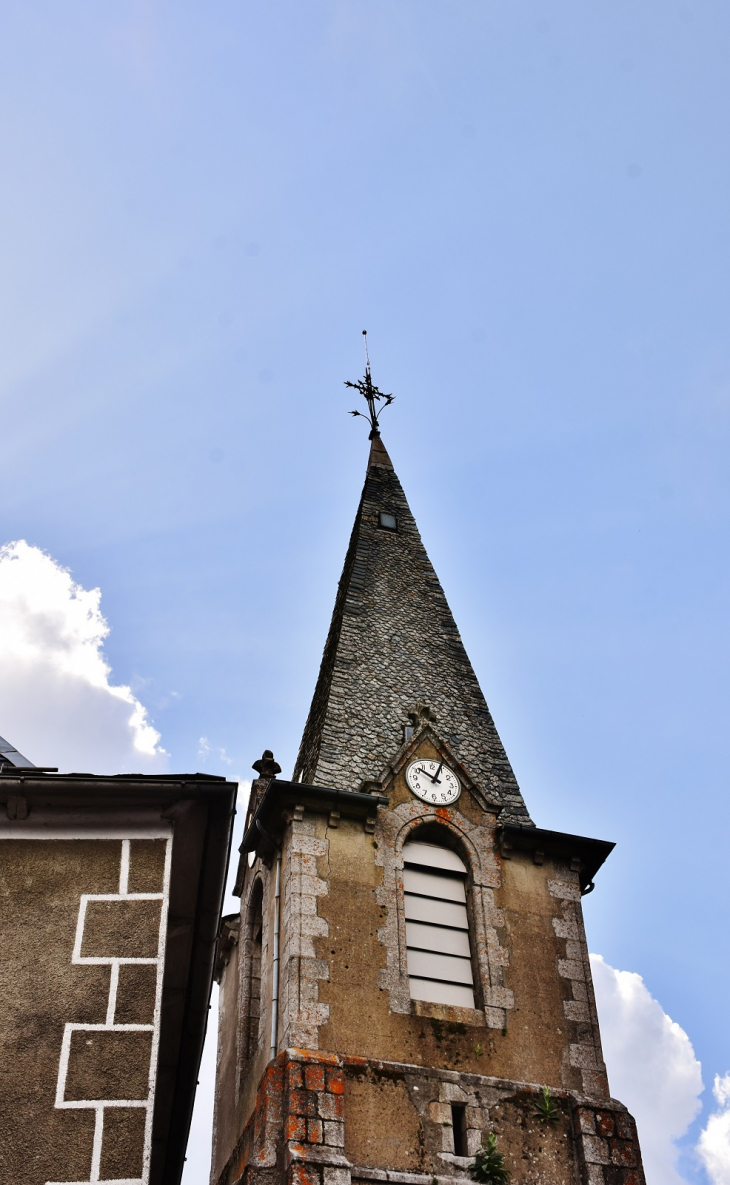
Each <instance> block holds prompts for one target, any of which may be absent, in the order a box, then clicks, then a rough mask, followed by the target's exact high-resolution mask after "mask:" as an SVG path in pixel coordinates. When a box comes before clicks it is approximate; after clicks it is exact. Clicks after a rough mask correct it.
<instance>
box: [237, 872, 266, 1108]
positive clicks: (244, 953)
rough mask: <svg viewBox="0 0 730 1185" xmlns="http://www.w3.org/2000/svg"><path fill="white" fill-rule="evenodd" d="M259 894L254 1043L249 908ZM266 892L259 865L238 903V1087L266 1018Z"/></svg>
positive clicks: (253, 906) (258, 1045)
mask: <svg viewBox="0 0 730 1185" xmlns="http://www.w3.org/2000/svg"><path fill="white" fill-rule="evenodd" d="M257 895H258V898H259V902H260V909H261V969H260V977H259V984H260V987H259V1009H260V1010H259V1031H258V1036H257V1038H256V1041H255V1043H254V1042H253V1041H252V1040H251V1036H252V1034H251V971H252V962H253V934H252V927H253V919H252V916H251V911H252V909H254V908H255V905H256V897H257ZM265 895H266V878H265V877H264V874H263V871H262V870H261V869H259V870H257V871H256V872H255V874H254V876H253V877H252V878H251V882H250V884H249V886H248V889H247V892H246V896H245V900H244V901H242V903H241V928H240V932H239V951H240V962H239V994H238V999H239V1007H238V1050H237V1058H236V1060H237V1063H238V1073H237V1075H236V1077H237V1081H238V1085H239V1090H240V1084H241V1082H242V1079H243V1076H244V1075H245V1073H246V1070H247V1068H248V1066H249V1065H250V1063H251V1061H252V1059H253V1058H255V1056H256V1054H257V1052H258V1050H259V1048H260V1046H261V1037H262V1033H263V1032H264V1020H265V1013H266V1007H265V1001H264V997H263V984H264V961H265V960H264V951H265V950H266V946H267V943H266V941H265V938H266V933H265V932H266V910H265V909H264V900H265Z"/></svg>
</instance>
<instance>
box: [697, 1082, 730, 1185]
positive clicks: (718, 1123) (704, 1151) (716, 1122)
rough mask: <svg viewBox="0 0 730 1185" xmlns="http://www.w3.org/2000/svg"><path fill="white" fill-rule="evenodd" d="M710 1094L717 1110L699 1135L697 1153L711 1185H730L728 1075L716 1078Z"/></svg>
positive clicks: (729, 1101)
mask: <svg viewBox="0 0 730 1185" xmlns="http://www.w3.org/2000/svg"><path fill="white" fill-rule="evenodd" d="M712 1093H713V1094H714V1096H715V1102H716V1103H717V1110H716V1111H715V1112H714V1114H713V1115H711V1116H710V1118H709V1119H708V1120H707V1123H706V1125H705V1127H704V1128H703V1130H702V1132H701V1134H700V1138H699V1140H698V1142H697V1151H698V1152H699V1154H700V1159H701V1160H702V1162H703V1164H704V1166H705V1168H706V1169H707V1175H708V1177H709V1178H710V1181H711V1182H712V1185H730V1074H725V1075H724V1077H722V1078H721V1077H720V1075H719V1074H718V1075H717V1076H716V1078H715V1085H714V1088H713V1091H712Z"/></svg>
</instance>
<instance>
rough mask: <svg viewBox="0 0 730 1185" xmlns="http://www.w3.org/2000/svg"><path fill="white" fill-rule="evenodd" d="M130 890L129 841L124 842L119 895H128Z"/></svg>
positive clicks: (124, 840)
mask: <svg viewBox="0 0 730 1185" xmlns="http://www.w3.org/2000/svg"><path fill="white" fill-rule="evenodd" d="M128 890H129V840H128V839H123V840H122V859H121V863H120V866H119V894H120V896H122V897H125V896H126V895H127V892H128Z"/></svg>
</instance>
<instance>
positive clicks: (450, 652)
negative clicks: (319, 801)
mask: <svg viewBox="0 0 730 1185" xmlns="http://www.w3.org/2000/svg"><path fill="white" fill-rule="evenodd" d="M371 441H372V443H371V448H370V457H369V461H368V468H367V474H366V477H365V486H364V488H363V492H362V498H361V500H360V505H359V507H358V511H357V516H356V518H355V525H354V527H353V531H352V536H351V538H350V545H349V547H348V550H347V555H346V557H345V565H344V568H343V571H342V576H341V578H340V584H339V588H338V591H337V598H336V600H335V607H334V612H333V614H332V621H331V624H330V629H329V634H328V636H327V641H326V644H325V648H324V655H323V657H322V665H321V667H320V671H319V677H318V679H317V685H316V688H315V691H314V697H313V699H312V705H311V708H310V711H309V717H308V719H307V723H306V726H305V729H304V735H303V737H302V743H301V747H300V750H299V756H298V758H297V763H296V768H295V771H294V780H295V781H297V780H301V781H302V782H305V783H308V784H310V785H313V784H314V785H320V786H334V787H336V788H338V789H340V790H357V789H358V788H359V787H360V786H361V785H362V783H363V782H365V781H373V780H377V779H378V777H379V775H380V774H381V772H382V770H383V769H384V767H385V766H386V765H387V763H388V762H389V761H390V760H391V758H392V757H393V756H394V755H395V753H396V752H397V751H398V749H399V748H400V747H401V745H402V744H403V742H404V727H405V726H406V725H407V724H408V723H409V712H412V711H413V709H414V707H415V705H416V704H417V703H418V702H421V703H423V704H425V705H426V706H427V707H428V708H429V709H430V710H431V712H432V713H433V714H434V716H435V727H436V730H437V732H438V733H439V735H440V736H441V737H442V739H443V740H444V741H445V742H446V743H447V744H448V745H449V746H450V748H451V750H452V752H453V753H454V755H455V756H456V757H457V758H458V759H459V760H460V761H461V762H462V763H463V765H464V767H465V768H466V770H467V771H468V773H469V775H470V777H472V778H473V779H474V781H475V782H476V783H477V785H478V786H479V787H480V788H481V789H482V790H483V792H484V793H485V795H486V796H487V797H488V798H489V799H491V800H493V801H497V802H501V803H502V804H503V812H502V817H503V818H505V819H507V818H509V819H513V820H516V821H522V822H526V823H529V822H530V819H529V815H528V813H527V809H526V807H525V804H524V802H523V800H522V795H521V794H520V791H519V787H518V785H517V781H516V779H515V776H514V774H513V772H512V768H511V766H510V764H509V761H508V759H507V755H506V753H505V751H504V748H503V746H502V742H501V740H500V738H499V735H498V733H497V730H496V728H495V726H494V722H493V720H492V717H491V714H490V712H489V708H488V707H487V704H486V701H485V699H484V696H483V694H482V691H481V688H480V687H479V683H478V682H477V678H476V675H475V674H474V671H473V669H472V666H471V663H470V662H469V659H468V657H467V654H466V651H465V649H464V646H463V643H462V641H461V637H460V635H459V631H458V629H457V627H456V623H455V621H454V619H453V617H452V614H451V610H450V609H449V606H448V603H447V601H446V597H445V596H444V593H443V590H442V588H441V585H440V583H439V580H438V577H437V576H436V573H435V571H434V569H433V567H432V565H431V562H430V560H429V558H428V555H427V554H426V549H425V547H424V546H423V543H422V542H421V536H420V535H419V533H418V528H417V526H416V523H415V520H414V518H413V515H412V514H411V511H410V508H409V506H408V502H407V501H406V497H405V494H404V493H403V489H402V487H401V484H400V482H399V480H398V477H397V475H396V473H395V470H394V469H393V464H392V462H391V459H390V457H389V456H388V453H387V450H386V448H385V445H384V444H383V442H382V439H381V437H380V433H379V432H378V430H377V426H376V427H375V429H374V431H373V433H372V434H371Z"/></svg>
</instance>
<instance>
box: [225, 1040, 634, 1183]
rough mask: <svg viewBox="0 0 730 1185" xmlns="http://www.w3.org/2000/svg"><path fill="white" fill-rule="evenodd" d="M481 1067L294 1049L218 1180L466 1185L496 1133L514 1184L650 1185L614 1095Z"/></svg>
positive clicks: (282, 1059) (268, 1083)
mask: <svg viewBox="0 0 730 1185" xmlns="http://www.w3.org/2000/svg"><path fill="white" fill-rule="evenodd" d="M539 1097H540V1090H539V1087H538V1086H536V1085H531V1084H527V1083H516V1082H508V1081H505V1080H503V1079H499V1078H492V1077H485V1076H481V1075H475V1074H458V1073H456V1072H454V1071H449V1070H435V1069H432V1068H428V1067H424V1066H415V1065H408V1064H403V1063H396V1062H383V1061H373V1060H370V1059H367V1058H357V1057H338V1056H337V1055H335V1054H325V1053H321V1052H314V1051H311V1052H308V1051H304V1050H299V1049H288V1050H284V1051H283V1052H282V1053H280V1054H279V1056H278V1057H277V1059H276V1061H275V1062H273V1063H272V1064H271V1065H270V1066H269V1067H268V1068H267V1071H266V1074H265V1075H264V1078H263V1081H262V1083H261V1086H260V1088H259V1092H258V1097H257V1104H256V1108H255V1111H254V1114H253V1116H252V1118H251V1120H250V1122H249V1123H248V1125H247V1127H246V1129H245V1131H244V1133H243V1135H242V1137H241V1139H240V1140H239V1142H238V1145H237V1147H236V1148H235V1150H234V1152H233V1154H232V1156H231V1157H230V1159H229V1161H228V1163H227V1164H226V1166H225V1168H224V1169H223V1171H222V1172H221V1173H220V1174H219V1175H218V1177H217V1178H216V1179H215V1181H216V1185H352V1183H353V1182H366V1181H367V1182H372V1181H377V1182H393V1183H394V1185H456V1183H457V1182H458V1183H460V1185H463V1183H464V1182H466V1181H468V1180H469V1176H468V1169H469V1165H470V1163H471V1159H472V1157H473V1155H474V1154H475V1153H476V1152H477V1150H478V1149H479V1147H481V1145H482V1142H483V1140H484V1138H485V1136H486V1134H487V1133H488V1132H494V1133H495V1135H496V1136H497V1140H498V1147H499V1149H500V1150H501V1151H502V1152H504V1154H505V1164H506V1166H507V1167H508V1169H509V1171H510V1173H511V1179H512V1182H513V1185H645V1180H644V1174H643V1170H642V1167H641V1155H640V1152H639V1148H638V1141H637V1139H636V1129H635V1126H634V1123H633V1120H632V1119H631V1116H630V1115H629V1114H628V1112H627V1111H626V1109H625V1108H624V1107H622V1105H621V1104H620V1103H617V1102H616V1101H615V1100H606V1102H605V1103H604V1104H602V1105H600V1106H598V1105H596V1104H595V1103H592V1102H591V1101H590V1100H587V1099H585V1098H584V1097H582V1096H581V1095H579V1094H576V1093H573V1092H569V1091H563V1090H558V1091H555V1092H553V1100H554V1103H555V1107H556V1115H557V1117H556V1121H555V1122H554V1123H546V1122H543V1121H541V1119H540V1118H539V1115H538V1114H537V1111H536V1105H537V1102H538V1099H539ZM454 1104H456V1105H457V1106H460V1107H464V1108H465V1115H466V1122H467V1138H468V1152H469V1155H468V1156H457V1155H456V1154H455V1153H454V1143H453V1125H452V1105H454Z"/></svg>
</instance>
